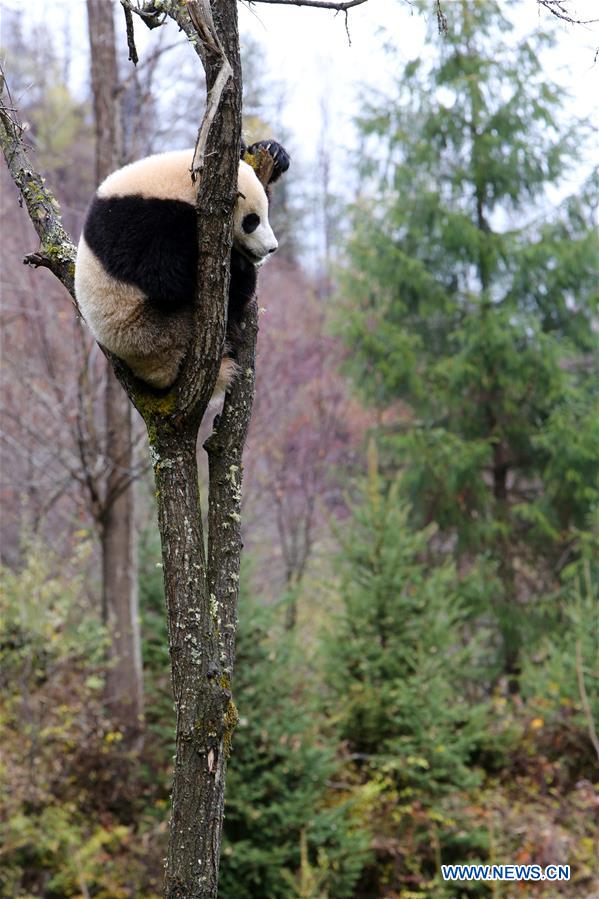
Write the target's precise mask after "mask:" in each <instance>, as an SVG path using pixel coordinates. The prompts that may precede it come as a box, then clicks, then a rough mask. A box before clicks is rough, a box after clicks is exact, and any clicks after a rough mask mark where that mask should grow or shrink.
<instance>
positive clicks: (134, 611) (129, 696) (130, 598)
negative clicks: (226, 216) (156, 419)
mask: <svg viewBox="0 0 599 899" xmlns="http://www.w3.org/2000/svg"><path fill="white" fill-rule="evenodd" d="M87 18H88V30H89V41H90V50H91V83H92V94H93V103H94V121H95V133H96V181H97V182H98V183H99V182H100V181H102V180H103V179H104V178H105V177H106V176H107V175H108V174H110V172H112V171H114V169H116V168H118V166H119V164H120V163H121V161H122V128H121V122H120V114H119V110H120V107H119V103H118V101H117V95H118V87H119V77H118V67H117V57H116V46H115V31H114V18H113V5H112V0H110V2H107V0H87ZM132 412H133V410H132V408H131V404H130V402H129V400H128V398H127V395H126V393H125V392H124V391H123V390H122V389H121V386H120V384H119V382H118V381H117V379H116V377H115V375H114V373H113V371H112V369H111V368H110V367H108V369H107V372H106V379H105V388H104V415H105V418H104V422H105V432H106V433H105V454H106V468H107V473H106V480H105V484H104V485H103V498H102V502H101V504H100V508H99V510H98V515H97V518H98V525H99V528H100V540H101V547H102V613H103V617H104V620H105V621H106V622H107V623H108V625H109V628H110V633H111V644H110V649H111V657H112V663H111V665H110V666H109V668H108V672H107V690H106V695H107V701H108V703H109V706H110V713H111V717H112V718H113V719H114V720H115V721H116V722H117V723H118V724H119V725H120V727H121V730H122V731H123V733H124V734H125V735H128V736H131V737H133V738H135V737H136V735H138V734H139V733H140V731H141V722H142V717H143V680H142V665H141V641H140V628H139V612H138V578H137V532H136V522H135V490H134V481H133V480H132V479H131V477H130V473H131V472H132V471H133V470H134V469H135V459H134V452H135V447H134V437H133V421H132Z"/></svg>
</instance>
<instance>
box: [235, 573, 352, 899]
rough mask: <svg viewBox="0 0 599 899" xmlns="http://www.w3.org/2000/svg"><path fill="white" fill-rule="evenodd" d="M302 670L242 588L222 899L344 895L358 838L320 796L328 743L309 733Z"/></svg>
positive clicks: (314, 727) (330, 767)
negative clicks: (235, 725) (236, 716)
mask: <svg viewBox="0 0 599 899" xmlns="http://www.w3.org/2000/svg"><path fill="white" fill-rule="evenodd" d="M305 671H306V660H305V657H304V654H303V653H302V652H301V651H300V650H299V648H298V647H297V646H296V645H295V641H294V636H293V635H289V634H286V633H284V632H283V631H282V630H281V629H279V628H277V627H276V620H275V616H274V613H273V609H265V608H261V607H259V606H258V605H257V603H255V602H251V601H250V600H249V599H248V598H247V596H246V595H245V594H244V592H243V591H242V595H241V609H240V621H239V630H238V634H237V662H236V670H235V681H234V693H235V702H236V704H237V707H238V710H239V725H238V728H237V730H236V732H235V735H234V737H233V745H232V753H231V759H230V762H229V773H228V781H227V796H226V807H225V840H224V843H223V853H222V858H221V874H220V881H219V884H220V885H219V896H221V897H222V899H254V897H257V896H260V897H261V899H299V897H305V899H326V897H330V899H333V897H334V899H344V897H347V899H350V897H353V896H354V886H355V883H356V881H357V879H358V877H359V875H360V872H361V870H362V867H363V865H364V861H365V858H366V837H365V835H364V833H360V832H359V831H358V828H357V826H356V825H355V824H352V820H351V815H350V814H348V811H349V810H348V805H347V803H346V802H341V803H340V801H339V797H337V796H335V797H333V798H331V797H330V796H328V795H327V793H328V790H327V782H328V780H329V779H330V778H331V776H332V775H333V773H334V771H335V769H336V767H337V765H336V762H335V759H334V746H333V744H332V743H331V742H330V741H329V742H326V741H325V739H324V737H323V736H322V734H321V733H319V726H318V725H319V723H320V721H319V719H318V717H317V715H316V703H315V700H314V696H312V697H311V696H310V692H309V689H308V688H307V687H305V686H304V687H301V688H300V687H298V682H299V681H302V680H305ZM306 885H312V886H310V887H309V889H308V892H307V891H306V890H307V886H306Z"/></svg>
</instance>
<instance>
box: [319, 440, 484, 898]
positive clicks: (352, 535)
mask: <svg viewBox="0 0 599 899" xmlns="http://www.w3.org/2000/svg"><path fill="white" fill-rule="evenodd" d="M370 468H371V470H370V474H369V478H368V481H367V484H366V487H365V489H364V491H363V494H362V497H361V500H360V502H359V504H357V505H356V507H355V509H354V510H353V515H352V521H351V523H350V524H349V526H348V527H347V529H346V536H345V537H344V539H343V544H342V546H343V548H342V553H341V556H340V582H339V588H338V589H339V595H340V600H341V611H340V613H339V615H338V616H337V620H336V622H335V626H334V629H332V630H331V633H330V635H329V637H328V639H327V640H326V644H325V647H324V650H325V652H324V655H325V657H326V660H327V662H326V665H327V677H326V683H327V684H328V686H329V691H330V692H329V696H328V702H329V703H330V706H329V712H330V714H331V716H332V717H333V720H334V721H335V723H336V725H337V727H338V729H339V736H340V737H341V739H342V741H343V743H342V745H343V746H344V747H345V749H346V755H347V758H348V759H349V769H350V771H349V773H348V774H346V777H345V779H346V780H347V779H351V777H352V773H353V776H354V778H357V779H358V781H359V782H361V783H366V784H370V788H371V789H372V790H373V791H374V797H375V798H374V802H373V803H372V817H373V824H374V829H375V837H376V845H377V846H378V848H379V859H378V862H377V866H376V868H375V869H371V870H370V872H369V876H370V878H371V882H370V883H369V888H368V889H365V891H364V892H363V893H362V892H360V893H359V895H368V896H371V895H372V896H375V895H376V896H379V895H383V892H382V887H383V884H385V885H386V886H387V889H390V888H392V890H393V895H396V893H395V890H396V889H397V890H398V889H399V888H400V886H401V885H403V886H404V887H405V886H406V882H407V881H409V879H410V878H409V876H408V877H406V875H407V874H408V875H409V872H411V875H412V876H413V877H415V878H417V880H418V881H419V882H422V883H424V882H426V881H428V880H432V879H434V878H435V876H436V874H438V861H439V855H440V853H441V852H442V853H443V856H442V857H443V860H444V861H447V860H448V858H451V847H452V845H453V846H455V845H456V843H458V842H459V840H456V835H455V833H454V834H452V833H451V831H452V829H453V828H452V826H451V825H450V822H449V818H450V817H451V814H452V813H450V812H449V811H448V808H449V806H448V803H451V802H454V801H455V800H456V796H457V794H459V793H460V792H462V793H465V791H468V790H470V789H471V788H472V787H474V786H475V785H476V784H478V783H479V781H480V774H479V772H478V771H477V768H476V766H475V764H474V758H475V755H476V753H477V751H478V748H479V747H480V745H481V741H484V730H485V727H484V724H485V710H484V706H483V705H482V704H481V703H480V701H479V695H480V692H479V691H480V686H479V685H480V684H481V683H484V681H485V673H484V669H483V670H482V671H481V666H482V665H483V662H484V654H483V652H482V650H483V642H482V637H481V635H478V636H477V637H476V638H474V637H473V635H472V634H471V633H470V628H469V625H468V612H467V609H468V605H469V601H470V594H471V593H472V591H473V590H474V589H480V584H477V576H476V574H475V573H470V575H469V576H468V578H467V579H461V578H460V577H458V575H457V572H456V570H455V566H454V564H453V563H452V562H451V561H449V560H447V561H446V562H445V563H443V564H442V565H435V564H431V558H430V542H431V538H432V536H433V534H434V532H435V526H434V525H429V526H428V527H426V528H424V529H422V530H414V529H412V528H411V527H410V525H409V518H410V508H409V505H408V504H407V503H406V501H405V499H404V498H403V497H402V495H401V484H400V483H399V482H395V483H393V484H392V485H391V486H390V487H385V486H384V484H383V480H382V478H381V477H380V476H379V474H378V472H377V469H376V464H375V463H374V462H373V459H372V458H371V466H370ZM464 836H465V834H464ZM434 842H436V844H437V848H436V852H432V851H431V848H432V845H433V843H434ZM464 843H465V844H466V845H468V849H469V850H470V849H472V846H473V845H474V846H475V845H476V840H475V839H474V838H473V837H472V835H469V841H468V843H466V840H464ZM395 844H397V847H398V848H397V850H396V854H397V855H401V856H402V857H404V862H402V868H403V870H402V871H401V873H396V874H395V875H392V874H391V873H390V871H389V870H388V868H389V862H390V857H392V856H393V855H394V854H395V853H394V851H393V849H392V848H391V847H392V846H394V845H395ZM408 847H409V849H408ZM406 856H407V857H406ZM459 857H460V855H459V854H458V858H459ZM461 857H462V859H463V858H464V857H466V850H465V848H464V846H462V847H461ZM391 867H393V866H391ZM385 877H391V881H390V882H388V881H387V880H385ZM385 895H387V893H386V892H385ZM401 895H403V893H401ZM418 895H420V894H418ZM427 895H429V893H427ZM435 895H437V894H436V893H435Z"/></svg>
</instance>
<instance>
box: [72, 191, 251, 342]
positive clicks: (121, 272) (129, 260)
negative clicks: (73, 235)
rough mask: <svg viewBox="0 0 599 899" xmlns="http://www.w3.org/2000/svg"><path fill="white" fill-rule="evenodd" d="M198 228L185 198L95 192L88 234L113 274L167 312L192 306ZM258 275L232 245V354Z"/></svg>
mask: <svg viewBox="0 0 599 899" xmlns="http://www.w3.org/2000/svg"><path fill="white" fill-rule="evenodd" d="M196 228H197V225H196V214H195V209H194V208H193V206H191V205H190V204H189V203H184V202H183V201H181V200H156V199H146V198H144V197H140V196H128V197H113V198H100V197H95V198H94V200H93V202H92V204H91V207H90V210H89V212H88V215H87V219H86V222H85V227H84V231H83V233H84V235H85V240H86V241H87V243H88V245H89V247H90V248H91V249H92V250H93V252H94V253H95V254H96V256H97V257H98V259H99V260H100V261H101V262H102V265H103V266H104V268H105V269H106V271H107V272H108V274H109V275H112V277H113V278H117V279H118V280H119V281H124V282H125V283H126V284H133V285H135V286H136V287H139V288H140V290H142V291H143V293H145V295H146V296H147V297H148V301H149V302H150V303H151V304H152V305H153V306H154V307H155V308H157V309H159V310H160V311H161V312H163V313H164V314H165V315H168V314H169V312H175V311H176V310H177V309H181V308H183V307H184V306H188V305H191V303H193V300H194V298H195V295H196V278H197V269H198V245H197V231H196ZM256 280H257V279H256V268H255V266H254V265H252V263H251V262H249V260H247V259H246V258H245V256H242V255H241V253H239V252H238V251H237V250H236V249H235V248H233V249H232V251H231V283H230V285H229V310H228V325H227V343H228V345H229V348H230V354H231V355H232V356H234V355H235V352H236V350H237V349H238V347H239V342H240V340H241V331H240V327H239V326H240V322H241V319H242V316H243V312H244V309H245V307H246V306H247V304H248V303H249V302H250V300H251V299H252V297H253V296H254V293H255V290H256Z"/></svg>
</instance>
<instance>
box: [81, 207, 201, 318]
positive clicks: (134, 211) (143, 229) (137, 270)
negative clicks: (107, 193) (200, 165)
mask: <svg viewBox="0 0 599 899" xmlns="http://www.w3.org/2000/svg"><path fill="white" fill-rule="evenodd" d="M196 228H197V225H196V213H195V209H194V208H193V206H191V205H190V204H189V203H184V202H183V201H181V200H157V199H147V198H145V197H140V196H127V197H111V198H106V199H104V198H100V197H95V198H94V200H93V202H92V204H91V207H90V210H89V212H88V215H87V219H86V222H85V227H84V231H83V233H84V235H85V239H86V241H87V243H88V245H89V246H90V247H91V249H92V250H93V252H94V253H95V254H96V256H97V257H98V259H100V260H101V262H102V264H103V265H104V267H105V269H106V270H107V272H108V274H110V275H112V277H113V278H117V279H118V280H119V281H124V282H125V283H126V284H134V285H135V286H136V287H139V288H140V290H142V291H143V292H144V293H145V295H146V296H147V297H148V300H149V302H150V303H151V304H152V305H153V306H155V307H156V308H157V309H160V311H161V312H164V314H165V315H168V313H169V312H175V311H176V310H177V309H180V308H182V307H183V306H186V305H188V304H190V303H191V302H192V301H193V298H194V296H195V285H196V272H197V268H198V246H197V237H196Z"/></svg>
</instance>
